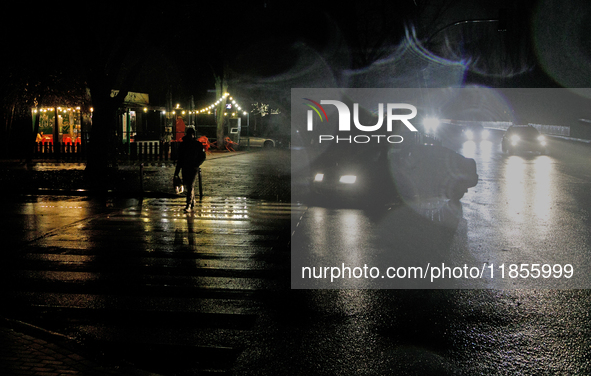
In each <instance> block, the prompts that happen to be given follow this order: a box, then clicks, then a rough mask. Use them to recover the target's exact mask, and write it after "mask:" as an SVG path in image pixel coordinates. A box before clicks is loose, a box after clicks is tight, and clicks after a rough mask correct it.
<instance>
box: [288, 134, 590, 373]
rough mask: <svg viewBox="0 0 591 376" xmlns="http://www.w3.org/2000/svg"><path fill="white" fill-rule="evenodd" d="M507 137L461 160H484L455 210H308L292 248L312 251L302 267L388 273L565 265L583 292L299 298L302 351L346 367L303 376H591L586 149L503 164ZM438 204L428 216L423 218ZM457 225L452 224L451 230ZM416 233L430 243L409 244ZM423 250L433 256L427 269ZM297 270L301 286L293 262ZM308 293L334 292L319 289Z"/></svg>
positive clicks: (466, 147)
mask: <svg viewBox="0 0 591 376" xmlns="http://www.w3.org/2000/svg"><path fill="white" fill-rule="evenodd" d="M499 136H500V135H499V134H497V135H496V137H493V139H492V141H484V142H480V143H474V142H466V143H464V144H463V145H461V146H460V147H459V148H458V151H459V152H460V153H462V154H463V155H465V156H467V157H471V158H474V159H475V160H476V162H477V165H478V173H479V177H480V179H479V182H478V185H477V186H476V187H474V188H472V189H470V190H469V191H468V193H467V194H466V195H465V196H464V198H463V199H462V200H461V205H460V207H458V208H454V209H453V210H450V207H449V206H448V205H440V206H439V209H438V207H437V205H436V204H434V205H431V203H424V202H423V203H422V204H419V205H416V206H412V205H400V206H398V207H396V206H395V207H392V208H390V210H388V211H385V212H383V213H382V214H381V215H374V214H373V213H371V212H369V211H367V210H366V211H364V210H356V209H339V208H330V207H329V208H324V207H317V206H314V207H308V208H306V210H305V212H304V213H303V214H298V217H297V219H296V220H295V221H296V222H297V225H298V226H297V229H295V232H294V235H293V236H294V237H298V236H300V237H301V239H302V242H301V245H304V244H305V245H307V246H306V247H299V248H298V251H299V252H301V255H300V260H298V262H300V263H301V264H308V265H311V264H313V263H318V264H319V265H325V266H334V265H340V263H349V264H351V266H352V265H354V264H356V265H358V266H363V264H364V263H367V264H368V265H377V266H383V265H384V264H381V263H382V262H384V261H386V262H390V263H393V262H401V260H402V261H404V260H405V259H404V255H405V254H406V255H408V254H412V257H413V258H412V259H411V260H413V261H412V262H417V261H416V260H419V261H420V262H427V261H429V260H439V261H441V259H443V260H446V261H445V262H449V263H462V264H463V263H468V264H471V263H474V264H476V265H490V264H496V265H498V264H502V263H519V264H522V263H527V264H530V265H531V264H532V263H539V264H544V263H548V264H566V263H568V264H572V265H573V267H574V268H575V273H574V276H573V278H572V279H571V281H574V282H573V283H575V284H576V285H578V286H582V287H584V288H585V289H584V290H579V289H569V290H556V289H555V288H557V287H565V284H564V283H562V282H561V281H560V280H557V279H555V278H547V279H543V278H541V277H540V278H538V279H532V278H530V279H523V278H515V279H510V278H507V279H506V280H504V281H498V280H497V281H492V280H491V279H490V278H488V279H486V278H485V279H483V280H478V281H477V283H472V282H471V283H470V284H467V285H466V286H464V288H465V289H462V290H428V289H427V290H386V289H384V290H356V291H351V290H319V291H310V290H301V291H296V292H294V294H295V295H297V296H299V297H300V298H301V300H300V301H299V303H300V304H306V310H305V314H304V316H306V315H307V317H312V318H313V320H310V323H309V324H307V327H308V330H309V333H314V334H315V335H314V336H311V337H305V340H306V341H310V343H309V345H310V347H312V348H316V349H322V350H325V351H326V349H327V348H333V349H334V350H335V351H334V353H336V352H339V353H340V354H341V355H340V356H339V357H338V360H339V362H341V363H337V362H334V361H333V362H330V361H326V362H320V364H311V363H305V364H306V367H308V368H307V370H308V371H310V372H317V371H318V370H319V369H322V370H323V371H322V372H319V374H326V375H328V374H339V373H345V372H347V370H348V369H354V370H356V371H357V373H358V374H366V373H367V374H404V375H407V374H409V375H420V374H433V375H452V374H453V375H474V374H486V375H515V374H523V375H540V374H548V375H549V374H569V375H570V374H589V373H591V361H590V359H591V347H590V345H591V340H590V338H591V325H590V320H589V315H588V312H589V310H590V308H591V293H590V292H589V291H590V290H589V287H591V286H590V284H589V273H588V271H589V270H590V269H589V254H590V252H591V233H590V229H591V217H590V216H589V213H590V212H591V195H590V193H589V192H591V166H590V165H589V163H588V161H589V160H591V150H590V148H589V147H588V145H584V144H577V143H572V142H566V141H562V140H558V139H557V140H553V143H552V144H551V148H550V152H549V154H548V155H537V154H529V153H528V154H522V155H513V156H510V155H506V154H502V153H501V151H500V146H499ZM429 205H431V210H425V209H426V208H428V207H429ZM444 208H445V209H446V210H445V211H442V210H440V209H444ZM396 213H400V214H396ZM453 213H455V214H457V220H456V221H454V220H449V218H450V214H453ZM443 214H445V215H443ZM451 218H453V215H451ZM350 225H355V226H357V228H356V229H353V228H352V226H350ZM418 226H420V228H421V229H422V231H415V232H413V229H414V228H415V227H418ZM298 232H299V234H298ZM398 232H400V233H402V234H397V233H398ZM416 250H424V251H425V252H423V255H422V256H421V258H419V259H417V258H416V257H417V256H416ZM383 253H389V254H388V255H387V257H386V256H383ZM372 263H373V264H372ZM419 264H420V263H419ZM390 265H393V264H390ZM300 266H301V265H300ZM294 272H295V273H300V274H301V270H298V269H297V268H293V264H292V273H294ZM329 276H330V274H329ZM308 282H310V284H312V285H314V284H316V286H322V287H326V284H321V283H320V282H318V280H316V281H308ZM378 282H379V281H378ZM292 283H293V280H292ZM333 286H334V287H340V286H353V287H357V288H371V287H375V286H376V281H368V280H365V279H363V278H359V279H356V280H354V281H351V283H350V284H346V283H345V282H344V281H342V280H337V281H336V282H334V283H333ZM378 286H379V285H378ZM402 287H406V286H404V285H402ZM411 287H417V286H416V285H414V286H411ZM418 287H423V286H418ZM482 287H486V288H487V289H482ZM491 287H493V289H490V288H491ZM501 289H503V290H501ZM328 302H330V303H328ZM295 304H297V303H294V305H295ZM300 314H301V313H300ZM293 320H297V319H296V318H293ZM335 322H338V323H339V324H335ZM343 343H347V346H343V345H342V344H343ZM360 344H363V345H360ZM364 345H365V346H364ZM331 346H332V347H331ZM337 349H338V350H337ZM285 355H287V354H285ZM292 356H294V357H298V359H300V360H302V359H305V356H306V351H305V350H304V348H303V347H300V348H299V352H298V353H297V354H296V355H293V354H292ZM321 358H322V357H321ZM327 358H328V356H327ZM331 360H334V359H331ZM304 373H305V372H304Z"/></svg>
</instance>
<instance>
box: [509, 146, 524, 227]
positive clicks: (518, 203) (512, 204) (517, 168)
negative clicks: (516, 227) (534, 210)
mask: <svg viewBox="0 0 591 376" xmlns="http://www.w3.org/2000/svg"><path fill="white" fill-rule="evenodd" d="M524 173H525V163H524V161H523V159H522V158H520V157H515V156H512V157H509V159H508V160H507V165H506V166H505V199H506V200H507V212H506V214H507V216H508V217H509V218H510V219H512V220H513V221H515V222H522V221H523V219H524V216H523V215H520V214H523V208H524V206H525V198H526V194H525V184H524V180H525V177H524Z"/></svg>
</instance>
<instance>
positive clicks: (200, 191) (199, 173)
mask: <svg viewBox="0 0 591 376" xmlns="http://www.w3.org/2000/svg"><path fill="white" fill-rule="evenodd" d="M197 176H198V177H199V197H203V188H202V185H201V167H199V168H198V169H197Z"/></svg>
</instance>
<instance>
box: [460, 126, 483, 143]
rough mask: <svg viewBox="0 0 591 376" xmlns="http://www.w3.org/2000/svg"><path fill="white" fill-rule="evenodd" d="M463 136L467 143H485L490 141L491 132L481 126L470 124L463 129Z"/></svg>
mask: <svg viewBox="0 0 591 376" xmlns="http://www.w3.org/2000/svg"><path fill="white" fill-rule="evenodd" d="M462 136H463V138H464V140H466V141H483V140H487V139H488V136H489V131H488V129H485V128H484V127H483V126H482V125H480V124H470V125H466V126H464V127H463V128H462Z"/></svg>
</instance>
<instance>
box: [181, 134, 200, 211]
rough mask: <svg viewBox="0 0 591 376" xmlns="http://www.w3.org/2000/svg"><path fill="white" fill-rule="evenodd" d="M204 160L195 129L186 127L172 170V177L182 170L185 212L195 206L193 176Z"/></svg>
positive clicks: (195, 175)
mask: <svg viewBox="0 0 591 376" xmlns="http://www.w3.org/2000/svg"><path fill="white" fill-rule="evenodd" d="M203 161H205V150H204V148H203V144H202V143H201V142H199V141H197V139H196V138H195V129H194V128H189V127H187V130H186V134H185V136H184V137H183V142H182V143H181V145H180V147H179V154H178V159H177V163H176V168H175V170H174V177H175V178H178V177H179V172H181V171H182V175H183V185H184V186H185V190H186V191H187V206H186V207H185V212H187V213H188V212H190V211H191V210H193V207H194V206H195V178H196V177H197V173H198V171H199V166H201V164H202V163H203Z"/></svg>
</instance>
